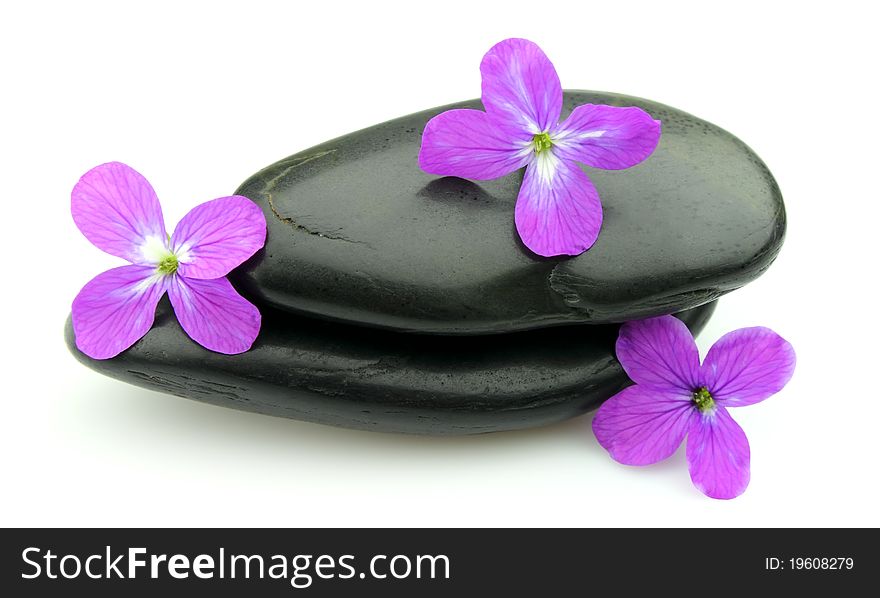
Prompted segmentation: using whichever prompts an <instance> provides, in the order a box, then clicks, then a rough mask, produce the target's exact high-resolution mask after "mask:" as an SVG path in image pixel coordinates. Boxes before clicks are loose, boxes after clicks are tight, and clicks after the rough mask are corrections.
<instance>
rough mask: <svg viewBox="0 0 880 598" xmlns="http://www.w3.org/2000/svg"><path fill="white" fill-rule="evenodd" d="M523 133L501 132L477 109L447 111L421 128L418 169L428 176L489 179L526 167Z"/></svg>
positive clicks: (527, 149)
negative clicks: (423, 128)
mask: <svg viewBox="0 0 880 598" xmlns="http://www.w3.org/2000/svg"><path fill="white" fill-rule="evenodd" d="M530 142H531V137H530V136H529V135H528V134H527V133H521V132H520V133H517V132H516V131H510V130H504V129H503V128H499V127H497V126H496V125H494V124H493V123H492V121H491V120H490V119H489V117H488V115H487V114H486V113H485V112H482V111H480V110H448V111H446V112H443V113H442V114H438V115H437V116H435V117H434V118H432V119H431V120H430V121H428V124H427V125H425V130H424V132H423V133H422V146H421V149H420V150H419V166H420V167H421V168H422V170H424V171H425V172H427V173H429V174H436V175H440V176H457V177H461V178H465V179H472V180H477V181H481V180H489V179H495V178H498V177H502V176H504V175H507V174H510V173H511V172H513V171H514V170H518V169H520V168H522V167H523V166H525V165H526V163H527V162H528V161H529V159H530V157H531V155H532V151H531V148H530V147H529V144H530Z"/></svg>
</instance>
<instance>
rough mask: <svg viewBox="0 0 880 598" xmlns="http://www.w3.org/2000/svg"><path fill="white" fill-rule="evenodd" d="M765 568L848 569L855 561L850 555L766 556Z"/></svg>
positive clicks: (800, 569) (796, 569)
mask: <svg viewBox="0 0 880 598" xmlns="http://www.w3.org/2000/svg"><path fill="white" fill-rule="evenodd" d="M765 561H766V562H765V563H764V565H765V568H766V569H770V570H779V569H789V570H795V571H803V570H808V569H818V570H825V571H834V570H838V571H849V570H852V568H853V567H855V561H854V560H853V558H852V557H843V556H838V557H818V556H815V557H792V558H789V559H784V560H783V559H778V558H774V557H768V558H767V559H765Z"/></svg>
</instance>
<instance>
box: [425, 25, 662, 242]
mask: <svg viewBox="0 0 880 598" xmlns="http://www.w3.org/2000/svg"><path fill="white" fill-rule="evenodd" d="M480 72H481V74H482V78H483V84H482V100H483V106H484V107H485V109H486V111H485V112H483V111H481V110H449V111H447V112H443V113H442V114H439V115H437V116H435V117H434V118H432V119H431V120H430V121H429V122H428V124H427V125H425V130H424V132H423V134H422V146H421V150H420V152H419V166H420V167H421V168H422V170H424V171H425V172H428V173H430V174H435V175H439V176H457V177H461V178H465V179H473V180H488V179H495V178H498V177H502V176H505V175H507V174H510V173H512V172H514V171H515V170H518V169H520V168H522V167H524V166H525V167H526V172H525V175H524V177H523V181H522V186H521V188H520V190H519V197H518V198H517V201H516V210H515V221H516V229H517V231H518V232H519V236H520V238H521V239H522V241H523V243H524V244H525V245H526V247H528V248H529V249H530V250H531V251H533V252H534V253H536V254H538V255H541V256H545V257H549V256H555V255H578V254H580V253H582V252H584V251H586V250H587V249H589V248H590V247H591V246H592V245H593V243H595V241H596V238H597V237H598V236H599V230H600V229H601V227H602V205H601V204H600V203H599V194H598V192H597V191H596V188H595V187H594V186H593V183H592V182H591V181H590V179H589V178H588V177H587V175H586V174H585V173H584V171H583V170H582V169H581V168H580V166H579V165H578V164H577V163H578V162H582V163H584V164H586V165H587V166H592V167H594V168H603V169H607V170H620V169H623V168H629V167H631V166H635V165H636V164H638V163H640V162H642V161H643V160H645V159H646V158H647V157H648V156H649V155H651V153H652V152H653V151H654V148H656V147H657V143H658V142H659V140H660V121H657V120H654V119H653V118H652V117H651V116H650V115H648V113H646V112H645V111H644V110H642V109H641V108H637V107H625V108H621V107H615V106H605V105H594V104H584V105H581V106H577V107H576V108H575V109H574V110H573V111H572V113H571V115H570V116H569V117H568V118H567V119H566V120H565V121H564V122H561V123H560V122H559V117H560V115H561V112H562V86H561V85H560V83H559V77H558V76H557V74H556V69H555V68H554V67H553V64H552V63H551V62H550V60H549V59H548V58H547V56H545V55H544V52H543V51H541V48H539V47H538V46H537V45H536V44H534V43H533V42H530V41H528V40H524V39H508V40H504V41H502V42H500V43H498V44H497V45H495V46H494V47H493V48H492V49H491V50H489V52H488V53H487V54H486V55H485V57H483V61H482V63H481V64H480Z"/></svg>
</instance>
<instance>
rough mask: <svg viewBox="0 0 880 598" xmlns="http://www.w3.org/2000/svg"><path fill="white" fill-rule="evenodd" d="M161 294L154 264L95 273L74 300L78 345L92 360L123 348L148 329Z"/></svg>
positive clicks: (160, 285) (107, 355)
mask: <svg viewBox="0 0 880 598" xmlns="http://www.w3.org/2000/svg"><path fill="white" fill-rule="evenodd" d="M164 293H165V285H164V283H163V280H162V279H161V278H160V277H158V276H156V269H155V268H154V267H153V266H121V267H119V268H113V269H112V270H107V271H106V272H103V273H101V274H98V275H97V276H96V277H95V278H93V279H92V280H90V281H89V282H88V283H87V284H86V286H84V287H83V288H82V290H81V291H80V292H79V294H78V295H77V296H76V299H74V300H73V308H72V312H73V315H72V318H73V332H74V335H75V336H76V346H77V348H78V349H79V350H80V351H82V352H83V353H85V354H86V355H88V356H89V357H91V358H93V359H109V358H110V357H115V356H116V355H118V354H119V353H121V352H122V351H125V350H126V349H128V348H129V347H130V346H132V345H133V344H134V343H135V342H137V341H138V340H139V339H140V338H141V337H142V336H144V335H145V334H146V333H147V331H149V330H150V327H151V326H152V325H153V318H154V317H155V315H156V304H158V303H159V299H161V298H162V295H163V294H164Z"/></svg>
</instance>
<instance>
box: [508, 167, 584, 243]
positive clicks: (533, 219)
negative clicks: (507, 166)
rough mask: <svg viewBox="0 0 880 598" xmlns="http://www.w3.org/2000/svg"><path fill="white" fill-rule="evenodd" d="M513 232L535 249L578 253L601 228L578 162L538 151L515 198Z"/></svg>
mask: <svg viewBox="0 0 880 598" xmlns="http://www.w3.org/2000/svg"><path fill="white" fill-rule="evenodd" d="M515 220H516V230H517V232H518V233H519V236H520V239H522V242H523V243H524V244H525V246H526V247H528V248H529V249H530V250H531V251H533V252H534V253H537V254H538V255H542V256H545V257H549V256H554V255H578V254H580V253H583V252H584V251H586V250H587V249H589V248H590V247H591V246H592V245H593V243H595V242H596V238H597V237H598V236H599V230H600V229H601V228H602V204H601V203H600V202H599V193H598V192H597V191H596V188H595V187H594V186H593V183H592V181H590V179H589V177H587V175H586V174H584V171H582V170H581V169H580V167H578V165H577V164H574V163H572V162H566V161H562V160H559V158H557V157H556V156H554V155H553V154H552V153H551V152H542V153H541V154H539V155H537V156H536V158H535V161H534V162H533V163H532V164H529V166H528V168H526V174H525V176H524V177H523V182H522V186H521V187H520V190H519V196H518V197H517V200H516V214H515Z"/></svg>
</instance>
